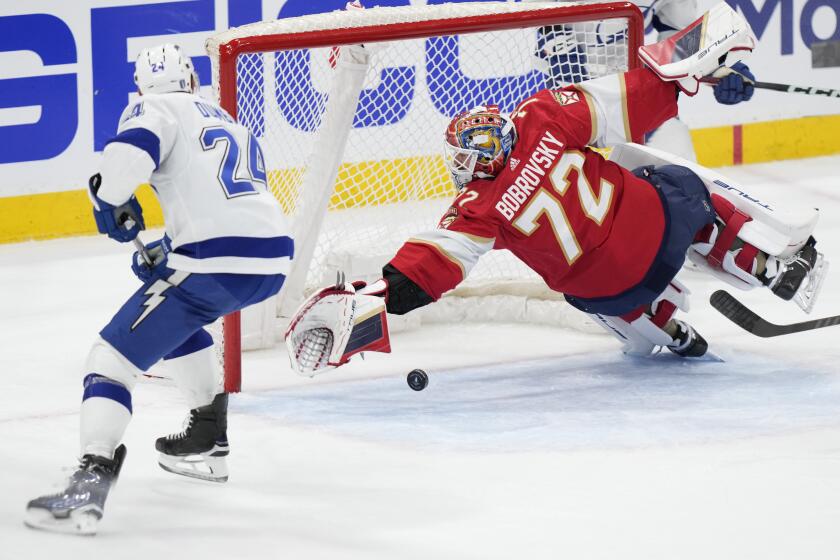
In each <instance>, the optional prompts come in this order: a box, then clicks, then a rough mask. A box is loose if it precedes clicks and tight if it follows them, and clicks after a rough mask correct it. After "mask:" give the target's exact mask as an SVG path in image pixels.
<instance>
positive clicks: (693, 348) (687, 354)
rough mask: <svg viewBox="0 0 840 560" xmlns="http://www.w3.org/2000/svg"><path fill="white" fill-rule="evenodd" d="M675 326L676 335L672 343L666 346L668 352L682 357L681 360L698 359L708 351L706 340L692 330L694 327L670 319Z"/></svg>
mask: <svg viewBox="0 0 840 560" xmlns="http://www.w3.org/2000/svg"><path fill="white" fill-rule="evenodd" d="M671 320H672V321H674V322H675V323H676V324H677V329H678V331H677V334H676V336H674V342H673V343H672V344H669V345H668V346H667V348H668V350H670V351H671V352H673V353H674V354H676V355H677V356H682V357H683V358H699V357H700V356H704V355H705V354H706V351H707V350H708V349H709V344H708V343H707V342H706V339H705V338H703V337H702V336H700V333H698V332H697V331H695V330H694V327H692V326H691V325H689V324H688V323H685V322H683V321H680V320H679V319H671Z"/></svg>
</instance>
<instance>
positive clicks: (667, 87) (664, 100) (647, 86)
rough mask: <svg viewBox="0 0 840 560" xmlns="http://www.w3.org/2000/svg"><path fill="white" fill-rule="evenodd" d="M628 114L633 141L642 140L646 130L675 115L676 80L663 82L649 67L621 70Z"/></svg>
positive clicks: (676, 108)
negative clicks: (627, 70) (623, 71)
mask: <svg viewBox="0 0 840 560" xmlns="http://www.w3.org/2000/svg"><path fill="white" fill-rule="evenodd" d="M623 80H624V83H625V85H626V95H627V98H626V100H625V101H626V104H627V105H626V106H627V113H628V114H627V118H628V119H629V121H630V134H631V135H632V138H633V142H636V143H639V144H641V143H643V142H644V139H645V134H646V133H648V132H650V131H651V130H654V129H656V128H658V127H659V126H660V125H661V124H662V123H664V122H665V121H667V120H668V119H671V118H673V117H676V116H677V112H678V106H677V91H678V89H677V85H676V82H663V81H662V80H660V79H659V77H658V76H657V75H656V74H655V73H654V72H652V71H651V70H650V69H649V68H642V69H639V70H632V71H630V72H625V73H624V74H623Z"/></svg>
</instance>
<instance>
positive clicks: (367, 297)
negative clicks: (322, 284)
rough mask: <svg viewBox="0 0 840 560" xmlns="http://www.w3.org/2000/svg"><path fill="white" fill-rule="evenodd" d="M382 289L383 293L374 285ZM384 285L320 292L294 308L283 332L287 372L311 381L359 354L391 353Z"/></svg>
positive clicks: (345, 284) (346, 285) (340, 287)
mask: <svg viewBox="0 0 840 560" xmlns="http://www.w3.org/2000/svg"><path fill="white" fill-rule="evenodd" d="M379 284H382V290H379V287H378V285H379ZM382 292H384V282H377V283H375V284H373V285H371V286H370V287H366V284H365V283H364V282H352V283H351V282H345V281H344V276H343V275H341V274H340V275H339V278H338V282H337V283H336V285H335V286H330V287H328V288H324V289H322V290H319V291H318V292H316V293H314V294H313V295H312V296H310V297H309V298H308V299H307V300H306V301H304V302H303V304H302V305H301V306H300V308H298V310H297V311H296V312H295V314H294V316H293V317H292V321H291V323H290V325H289V328H288V329H287V330H286V335H285V339H286V348H287V349H288V351H289V361H290V362H291V365H292V369H293V370H295V371H296V372H297V373H300V374H302V375H307V376H309V377H312V376H314V375H316V374H318V373H323V372H324V371H327V370H330V369H333V368H336V367H338V366H341V365H344V364H346V363H347V362H348V361H349V360H350V358H351V357H352V356H353V355H355V354H359V353H360V352H365V351H371V352H386V353H387V352H390V351H391V341H390V338H389V336H388V319H387V316H386V313H385V300H384V299H383V298H382V297H381V295H380V294H381V293H382Z"/></svg>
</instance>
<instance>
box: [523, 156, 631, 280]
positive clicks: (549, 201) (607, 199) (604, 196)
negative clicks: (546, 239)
mask: <svg viewBox="0 0 840 560" xmlns="http://www.w3.org/2000/svg"><path fill="white" fill-rule="evenodd" d="M585 162H586V158H585V156H584V155H583V154H582V153H581V152H577V151H571V150H570V151H567V152H566V153H564V154H563V156H562V157H561V158H560V160H559V161H558V162H557V165H555V166H554V169H552V170H551V173H550V174H549V179H550V180H551V184H552V186H553V187H554V190H555V191H557V194H559V195H560V196H561V197H562V196H563V195H565V194H566V191H567V190H568V189H569V186H571V184H572V181H571V179H570V178H569V175H570V174H571V172H572V170H575V171H577V185H576V186H577V193H578V199H579V201H580V205H581V208H582V209H583V214H584V215H585V216H586V217H587V218H589V219H590V220H592V221H593V222H595V223H596V224H598V225H601V223H602V222H603V221H604V217H605V216H606V215H607V212H608V211H609V209H610V206H611V205H612V199H613V192H614V191H615V188H614V187H613V184H612V183H610V182H609V181H607V180H606V179H603V178H602V179H601V184H600V187H601V188H600V191H599V192H598V195H597V196H596V194H595V191H593V190H592V185H590V184H589V180H588V179H587V178H586V175H584V174H583V164H584V163H585ZM543 214H545V216H546V217H547V218H548V224H549V225H550V226H551V229H552V231H553V232H554V237H555V238H557V243H558V244H559V245H560V249H562V251H563V256H564V257H566V262H567V263H568V264H570V265H571V264H572V263H573V262H575V261H576V260H577V258H578V257H579V256H580V255H581V254H582V252H581V249H580V244H579V243H578V240H577V237H575V232H574V231H573V230H572V225H571V224H570V223H569V219H568V218H567V217H566V212H565V211H564V210H563V205H562V204H560V201H559V200H558V199H557V198H555V197H554V196H553V195H552V194H551V193H550V192H549V189H540V190H539V192H537V194H536V195H534V198H532V199H531V201H530V202H529V203H528V206H526V207H525V209H524V210H523V211H522V213H521V214H519V216H518V217H517V218H516V220H514V222H513V226H514V227H515V228H516V229H518V230H519V231H521V232H522V233H524V234H525V235H531V234H532V233H534V232H535V231H536V230H537V228H538V227H539V226H540V224H539V223H538V222H537V220H539V219H540V217H541V216H542V215H543Z"/></svg>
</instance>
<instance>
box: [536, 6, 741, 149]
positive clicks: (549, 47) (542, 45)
mask: <svg viewBox="0 0 840 560" xmlns="http://www.w3.org/2000/svg"><path fill="white" fill-rule="evenodd" d="M526 1H527V0H526ZM534 1H544V0H534ZM557 1H559V2H567V1H569V0H557ZM632 2H633V3H634V4H636V6H638V8H639V10H641V12H642V15H643V16H644V18H645V30H646V31H650V30H653V31H656V33H657V39H656V40H657V41H663V40H665V39H667V38H668V37H670V36H671V35H673V34H674V33H676V32H677V31H678V30H680V29H683V28H685V27H688V26H689V25H690V24H691V23H692V22H693V21H695V20H696V19H697V18H698V17H699V16H700V13H699V11H698V6H697V1H696V0H632ZM624 33H625V32H624V26H623V25H621V26H619V27H617V28H613V27H611V26H610V25H609V24H602V25H599V26H598V28H597V29H592V25H591V24H566V25H553V26H546V27H542V28H540V29H539V30H538V36H537V48H536V53H535V54H536V57H535V60H536V62H537V67H538V68H539V69H540V71H542V72H543V73H544V74H545V76H546V80H547V86H548V87H550V88H561V87H563V86H565V85H569V84H572V83H578V82H580V81H583V80H587V79H589V77H590V73H592V72H594V70H595V67H597V66H599V65H604V64H606V65H607V66H608V65H609V64H610V59H611V58H614V57H615V55H611V53H613V52H614V51H615V49H616V43H621V42H623V41H625V40H626V36H625V34H624ZM623 60H624V59H623V57H622V61H623ZM590 68H592V70H590ZM619 71H621V69H620V68H614V69H611V71H610V72H609V73H615V72H619ZM599 73H600V74H603V73H604V70H603V69H601V70H600V72H599ZM713 77H715V78H719V79H720V82H718V83H717V84H716V85H715V87H714V96H715V99H716V100H717V101H718V103H721V104H723V105H735V104H737V103H741V102H742V101H748V100H749V99H751V98H752V96H753V93H754V91H755V89H754V87H753V85H752V82H753V81H755V76H753V74H752V72H750V69H749V68H748V67H747V65H746V64H744V63H743V62H738V63H736V64H733V65H732V66H731V67H726V66H722V67H721V69H720V70H719V71H718V72H716V73H715V74H714V75H713ZM645 143H646V144H647V145H649V146H652V147H654V148H658V149H661V150H666V151H668V152H670V153H673V154H676V155H678V156H680V157H682V158H685V159H687V160H689V161H696V160H697V156H696V154H695V152H694V145H693V143H692V140H691V134H690V132H689V129H688V126H686V124H685V123H684V122H683V121H682V120H680V119H679V118H673V119H670V120H667V121H665V123H663V124H662V126H660V127H659V128H658V129H656V130H655V131H653V132H651V133H650V134H648V135H647V138H646V139H645Z"/></svg>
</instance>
